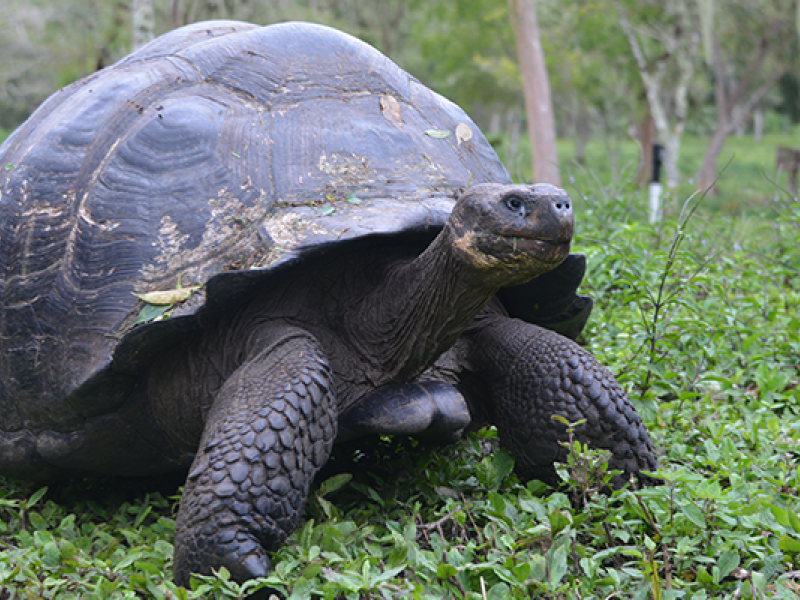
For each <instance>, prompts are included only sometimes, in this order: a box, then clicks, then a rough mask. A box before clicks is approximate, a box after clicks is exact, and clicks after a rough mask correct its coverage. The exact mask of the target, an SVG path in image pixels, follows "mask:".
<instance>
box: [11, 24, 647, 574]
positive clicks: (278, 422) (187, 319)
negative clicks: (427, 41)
mask: <svg viewBox="0 0 800 600" xmlns="http://www.w3.org/2000/svg"><path fill="white" fill-rule="evenodd" d="M0 165H2V166H1V167H0V293H1V294H2V296H0V298H2V300H1V303H2V306H0V344H2V348H1V350H0V361H2V376H1V377H0V427H1V428H0V473H1V474H3V475H5V476H8V477H15V478H26V479H31V480H46V479H51V478H58V477H80V476H84V475H86V474H104V473H109V474H120V475H127V476H138V475H146V474H159V473H166V472H170V471H176V470H185V471H187V472H188V477H187V479H186V485H185V491H184V494H183V499H182V501H181V505H180V509H179V513H178V519H177V530H176V539H175V578H176V581H177V582H178V583H181V584H186V583H187V582H188V580H189V577H190V575H191V573H210V572H211V571H212V569H215V568H219V567H221V566H225V567H227V568H228V569H229V570H230V571H231V573H232V574H233V576H234V577H235V578H236V579H237V580H240V581H242V580H247V579H249V578H252V577H256V576H261V575H265V574H266V573H268V572H269V570H270V569H271V565H270V561H269V559H268V557H267V552H269V551H273V550H275V549H276V548H278V547H279V546H280V545H281V544H282V543H283V541H284V540H285V539H286V536H287V535H288V534H289V533H290V532H291V531H292V530H293V529H294V528H295V527H296V525H297V522H298V519H299V517H300V514H301V511H302V508H303V505H304V502H305V500H306V496H307V495H308V491H309V486H310V485H311V482H312V479H313V477H314V475H315V473H316V472H317V471H318V470H319V469H320V467H322V466H323V464H325V462H326V460H327V459H328V457H329V454H330V452H331V448H332V446H333V444H334V442H335V441H337V439H338V440H352V439H353V438H357V437H358V436H364V435H369V434H376V433H379V434H406V435H419V436H421V437H427V438H430V439H433V440H436V441H448V440H452V439H455V438H456V437H457V436H458V434H459V433H460V432H461V431H463V430H464V429H465V428H468V427H470V426H473V427H474V426H476V425H480V424H482V423H493V424H495V425H496V426H497V428H498V431H499V435H500V438H501V441H502V443H503V444H504V445H505V446H506V447H508V448H509V449H510V451H511V452H512V453H513V455H514V456H515V458H516V466H517V472H518V473H519V475H520V477H522V478H525V479H530V478H534V477H537V478H539V479H542V480H544V481H546V482H548V483H551V484H553V483H557V482H558V478H557V477H556V474H555V471H554V468H553V462H554V461H557V460H562V459H563V458H564V453H565V450H564V449H563V447H562V446H560V445H559V441H563V440H564V439H566V432H565V430H566V428H565V426H564V425H563V424H561V423H558V422H555V421H553V420H552V419H551V416H553V415H562V416H563V417H565V418H566V419H568V420H569V421H573V422H574V421H577V420H579V419H585V423H584V424H583V425H581V426H579V427H578V428H577V436H578V438H579V439H580V440H582V441H585V442H588V443H589V444H591V445H593V446H594V447H599V448H606V449H609V450H610V451H611V452H612V457H611V460H610V466H611V467H612V468H615V469H620V470H621V471H622V472H623V477H628V476H634V475H640V474H641V472H642V471H647V470H652V469H655V468H656V467H657V462H656V459H655V458H654V455H653V454H654V453H653V446H652V443H651V441H650V438H649V436H648V433H647V431H646V429H645V427H644V425H643V424H642V421H641V419H640V418H639V416H638V415H637V414H636V412H635V411H634V409H633V408H632V406H631V404H630V403H629V401H628V399H627V398H626V396H625V394H624V392H623V391H622V390H621V389H620V387H619V385H618V384H617V383H616V381H615V380H614V378H613V376H612V375H611V374H609V372H608V371H607V370H606V369H604V368H603V367H602V366H600V365H599V364H598V363H597V362H596V361H595V360H594V359H593V358H592V356H591V355H589V354H588V353H587V352H586V351H584V350H582V349H581V348H580V347H579V346H578V345H577V344H576V343H574V342H573V341H571V340H570V339H568V338H567V337H564V336H562V335H560V334H558V333H554V332H553V331H551V329H555V330H559V331H561V332H562V333H565V334H566V335H568V336H572V337H574V336H575V335H576V334H577V333H578V332H579V331H580V330H581V328H582V327H583V324H584V322H585V319H586V317H587V315H588V312H589V311H590V308H591V306H590V302H589V301H588V300H587V299H586V298H583V297H580V296H577V295H576V293H575V290H576V288H577V285H578V283H580V280H581V278H582V277H583V270H584V262H583V260H582V257H580V256H575V255H573V256H571V257H569V258H568V256H569V248H570V242H571V238H572V230H573V216H572V205H571V202H570V199H569V197H568V196H567V195H566V193H565V192H564V191H563V190H561V189H558V188H555V187H553V186H549V185H544V184H539V185H532V186H527V185H513V184H512V182H511V180H510V178H509V176H508V173H507V172H506V170H505V169H504V168H503V166H502V165H501V163H500V162H499V160H498V158H497V156H496V155H495V153H494V151H493V150H492V147H491V146H490V145H489V144H488V143H487V141H486V139H485V138H484V136H483V135H482V134H481V132H480V131H479V130H478V128H477V127H476V125H475V124H474V123H473V122H472V121H471V120H470V119H469V117H468V116H467V115H466V114H465V113H464V112H463V111H462V110H461V109H459V108H458V107H457V106H455V105H454V104H452V103H451V102H449V101H447V100H445V99H444V98H442V97H441V96H439V95H437V94H435V93H434V92H432V91H431V90H429V89H427V88H426V87H425V86H423V85H422V84H420V83H419V82H418V81H417V80H415V79H414V78H413V77H411V76H409V75H408V74H407V73H405V72H404V71H403V70H401V69H400V68H399V67H397V66H396V65H395V64H393V63H392V62H391V61H390V60H389V59H387V58H386V57H385V56H383V55H382V54H380V53H379V52H378V51H377V50H375V49H373V48H372V47H370V46H368V45H367V44H365V43H363V42H361V41H359V40H357V39H354V38H353V37H350V36H349V35H346V34H343V33H340V32H337V31H335V30H332V29H329V28H326V27H322V26H317V25H311V24H303V23H287V24H280V25H273V26H269V27H259V26H255V25H251V24H247V23H239V22H230V21H224V22H208V23H199V24H194V25H190V26H187V27H183V28H181V29H178V30H175V31H173V32H171V33H168V34H166V35H164V36H163V37H160V38H158V39H156V40H154V41H153V42H151V43H150V44H148V45H146V46H145V47H143V48H142V49H140V50H139V51H137V52H135V53H134V54H131V55H130V56H128V57H126V58H124V59H123V60H121V61H120V62H118V63H117V64H115V65H113V66H111V67H109V68H107V69H104V70H102V71H100V72H98V73H95V74H94V75H92V76H90V77H87V78H85V79H83V80H81V81H78V82H76V83H74V84H72V85H70V86H68V87H67V88H65V89H63V90H61V91H59V92H57V93H55V94H53V95H52V96H51V97H50V98H49V99H48V100H47V101H46V102H44V104H43V105H42V106H41V107H40V108H39V109H38V110H37V111H36V112H35V113H34V114H33V115H32V116H31V117H30V119H29V120H28V121H27V122H26V123H24V124H23V125H22V126H21V127H20V128H19V129H18V130H17V131H16V132H15V133H14V134H13V135H11V137H10V138H9V139H8V140H7V141H6V142H5V143H4V144H3V146H2V148H0ZM559 265H560V266H559ZM548 271H549V273H547V272H548ZM501 288H503V289H502V290H501ZM536 323H538V324H539V325H542V324H544V325H547V326H548V327H550V329H545V328H542V327H539V326H538V325H536Z"/></svg>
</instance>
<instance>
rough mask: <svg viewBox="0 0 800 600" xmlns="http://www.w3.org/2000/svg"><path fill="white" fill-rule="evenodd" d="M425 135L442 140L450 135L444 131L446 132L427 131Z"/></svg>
mask: <svg viewBox="0 0 800 600" xmlns="http://www.w3.org/2000/svg"><path fill="white" fill-rule="evenodd" d="M425 135H427V136H430V137H432V138H437V139H442V138H446V137H447V136H448V135H450V132H449V131H446V130H441V129H428V130H427V131H426V132H425Z"/></svg>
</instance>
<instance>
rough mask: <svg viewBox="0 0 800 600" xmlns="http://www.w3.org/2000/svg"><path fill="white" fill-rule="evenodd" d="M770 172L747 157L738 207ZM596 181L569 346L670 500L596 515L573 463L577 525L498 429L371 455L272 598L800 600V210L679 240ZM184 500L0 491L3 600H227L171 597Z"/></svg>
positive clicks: (672, 214)
mask: <svg viewBox="0 0 800 600" xmlns="http://www.w3.org/2000/svg"><path fill="white" fill-rule="evenodd" d="M773 141H775V140H773ZM691 146H692V144H691V143H690V141H687V144H686V150H687V153H688V154H687V155H688V156H691V153H690V152H691V150H690V149H691ZM699 146H700V144H698V148H699ZM699 150H700V152H702V149H701V148H700V149H699ZM756 150H758V152H756ZM771 153H772V152H771V151H770V150H764V149H754V148H750V149H748V148H747V146H746V144H745V145H743V147H742V155H745V154H747V155H748V156H749V157H750V158H748V160H747V162H746V163H743V164H742V166H741V167H740V168H738V169H733V165H732V166H731V167H730V168H729V169H728V171H726V175H727V174H728V173H731V176H732V177H736V178H741V180H740V181H739V184H738V187H737V186H733V184H731V185H732V186H733V187H732V188H731V189H733V190H736V191H737V192H736V193H737V196H736V197H737V198H738V197H739V195H742V194H740V193H739V192H740V190H743V189H744V186H743V183H742V182H744V181H745V180H747V179H750V178H752V177H753V174H754V173H757V171H758V167H757V165H758V160H760V159H758V156H761V157H762V158H761V160H768V159H769V156H770V155H771ZM589 156H590V161H591V160H599V159H598V158H597V157H598V156H604V155H603V153H602V152H601V151H600V150H598V149H596V148H590V154H589ZM593 156H595V158H592V157H593ZM737 156H738V154H737ZM742 160H744V157H742ZM773 160H774V157H773ZM745 164H746V165H749V166H747V168H745V166H744V165H745ZM598 169H599V167H598ZM745 172H749V173H750V175H749V176H746V175H745ZM608 173H609V172H608V171H606V172H605V174H606V176H607V175H608ZM601 176H602V175H598V180H599V181H600V182H603V183H597V182H595V183H593V184H588V183H587V184H585V185H586V187H585V188H583V187H581V186H583V185H584V184H582V183H580V182H579V181H578V182H577V183H576V186H577V187H578V188H580V191H581V192H582V195H583V196H585V199H583V200H581V201H580V202H579V203H578V223H579V232H580V233H579V236H578V238H577V240H576V243H575V249H576V250H577V251H581V252H585V253H586V254H587V256H588V264H589V272H588V274H587V278H586V281H585V285H584V291H585V292H586V293H589V294H591V295H592V296H593V297H594V298H595V300H596V303H597V304H596V308H595V311H594V313H593V317H592V319H591V321H590V323H589V325H588V326H587V329H586V331H585V334H584V339H583V341H584V343H585V344H586V346H587V347H588V348H589V349H590V350H591V351H592V352H593V353H594V354H595V355H596V356H597V357H598V359H599V360H600V361H601V362H603V363H604V364H606V365H607V366H609V367H610V368H611V369H612V371H613V372H615V373H616V374H617V376H618V379H619V380H620V382H621V383H622V385H623V386H624V387H625V388H626V390H627V391H628V393H629V395H630V397H631V399H632V400H633V402H634V403H635V404H636V406H637V408H638V409H639V410H640V412H641V413H642V415H643V417H644V419H645V421H646V423H647V424H648V427H649V428H650V431H651V433H652V436H653V438H654V441H655V443H656V445H657V447H658V448H659V451H660V453H661V459H662V470H661V472H660V475H661V477H662V478H663V479H664V481H665V484H664V485H663V486H659V487H655V488H649V489H646V490H642V491H631V490H623V491H620V492H615V493H614V494H612V495H611V496H606V495H603V494H600V493H598V491H597V490H598V489H599V488H600V487H602V484H603V480H604V477H605V476H606V474H605V473H604V470H603V465H602V457H598V456H596V455H595V453H593V452H592V451H591V450H587V449H573V455H572V457H571V464H572V466H573V470H572V471H571V472H569V471H568V470H567V469H566V468H564V469H562V476H563V478H564V480H565V483H566V485H567V486H568V489H569V490H570V494H571V496H572V497H573V498H578V499H580V502H579V503H578V504H577V505H576V504H575V503H573V502H571V501H570V496H569V495H567V494H565V493H563V492H555V493H551V492H548V491H547V490H545V489H544V488H543V487H542V486H541V485H539V484H538V483H536V482H534V483H529V484H527V485H523V484H521V483H520V482H519V481H518V480H517V478H516V477H515V476H514V475H513V474H512V473H511V458H510V456H508V455H507V454H506V453H505V452H504V451H502V450H501V449H499V448H498V446H497V440H496V437H495V433H494V431H493V430H491V429H489V430H484V431H482V432H480V433H479V434H478V435H474V436H471V437H469V438H468V439H466V440H465V441H463V442H461V443H459V444H456V445H454V446H450V447H446V448H425V447H421V446H417V445H415V444H414V443H412V442H410V441H407V440H406V441H404V440H384V441H380V442H377V443H375V444H373V445H370V446H369V447H365V448H364V449H363V451H362V452H361V453H360V454H359V455H358V456H357V457H356V458H354V457H353V455H352V453H346V452H340V453H339V454H338V455H337V456H336V457H335V458H334V460H332V461H331V462H330V463H329V465H328V467H327V468H326V471H325V472H324V473H323V475H322V476H321V477H320V481H324V482H325V483H324V484H323V485H322V486H321V487H318V488H317V489H316V490H315V491H314V492H313V494H312V498H311V500H310V501H309V503H308V506H307V508H306V511H305V514H304V521H303V523H302V524H301V527H300V528H299V529H298V530H297V531H296V532H295V533H294V534H293V535H292V536H291V538H290V539H289V541H288V542H287V544H286V545H285V546H284V547H283V548H282V549H281V550H280V551H279V552H278V553H277V555H276V556H275V560H274V562H275V565H276V570H275V572H274V573H273V575H272V576H270V578H269V579H268V580H267V581H266V582H264V584H265V585H266V584H267V583H268V584H269V585H272V586H274V587H275V588H277V589H280V590H282V591H284V592H285V594H286V596H287V597H290V598H292V599H293V600H299V599H302V598H330V599H332V598H347V599H356V598H358V599H367V598H397V597H408V598H420V599H422V598H431V599H433V598H458V599H461V598H469V599H475V600H480V599H484V598H486V599H500V598H531V597H540V598H553V599H555V598H559V599H561V598H569V599H573V598H574V599H578V598H581V599H584V600H585V599H589V598H594V599H598V600H600V599H605V598H610V597H621V598H632V599H644V598H653V599H657V600H660V599H662V598H665V599H666V598H693V599H698V600H700V599H704V598H734V597H735V598H787V599H788V598H797V597H798V595H800V576H799V575H798V573H799V572H800V518H798V515H800V469H798V464H799V463H800V389H798V386H799V385H800V366H799V365H800V313H798V309H797V307H798V306H799V305H800V203H798V202H796V201H793V199H790V198H788V197H786V196H785V195H781V194H778V195H777V199H773V198H774V196H775V191H774V189H773V190H772V191H766V192H763V193H765V194H766V195H765V196H763V197H762V196H761V195H759V194H761V193H762V192H758V193H756V194H755V195H754V196H753V197H752V198H749V199H748V200H747V204H745V205H744V206H745V207H746V208H747V210H741V209H737V210H731V211H728V210H727V209H725V208H724V206H725V203H726V202H733V201H734V199H733V198H730V197H728V196H726V195H725V194H728V193H731V192H730V191H726V192H723V193H720V195H719V196H718V197H716V198H714V199H713V200H714V201H715V202H718V203H719V206H718V207H716V208H713V209H711V210H709V209H706V208H702V207H701V208H700V209H699V210H698V211H697V212H696V213H694V214H693V216H691V218H689V216H688V215H689V214H691V210H690V209H686V208H685V207H684V202H685V198H686V197H687V196H684V197H683V198H679V197H677V196H675V197H673V198H672V199H671V204H670V205H669V210H668V211H667V215H666V218H665V220H664V222H663V223H661V224H659V225H658V226H656V227H652V226H650V225H648V224H647V223H646V219H645V207H644V204H643V200H642V194H641V193H640V192H638V191H636V190H634V189H632V188H631V187H629V186H625V185H614V184H613V183H605V182H607V181H612V182H613V181H614V178H613V177H609V178H608V179H601V178H600V177H601ZM620 180H621V179H620ZM759 185H760V184H759ZM720 189H721V190H725V189H726V188H723V187H722V186H720ZM764 189H765V190H769V188H768V186H765V188H764ZM573 195H576V194H573ZM699 199H700V198H699V197H695V199H694V201H697V200H699ZM708 200H710V199H706V200H704V201H703V202H704V203H705V202H707V201H708ZM759 206H761V207H762V208H763V207H768V211H767V210H762V211H761V212H760V213H759V211H758V210H756V209H757V207H759ZM682 211H683V212H682ZM681 215H683V216H681ZM177 485H178V484H176V483H174V482H164V481H118V480H113V479H111V480H108V479H98V480H86V481H83V482H78V483H75V484H66V485H64V484H62V485H57V486H56V485H53V486H50V487H49V488H46V489H45V488H40V487H39V486H35V485H27V484H21V483H17V482H12V481H0V548H2V551H0V598H2V599H6V598H169V597H175V598H188V597H192V598H199V597H212V598H235V597H240V596H241V595H242V594H243V593H244V592H245V591H246V590H243V589H242V588H241V587H240V586H237V585H236V584H234V583H232V582H230V581H229V580H227V579H226V576H225V573H222V574H220V575H219V576H218V577H214V578H207V579H205V580H203V581H197V582H196V584H195V586H196V588H195V589H194V590H188V591H187V590H182V589H180V588H176V587H175V586H174V584H173V583H172V582H171V561H172V557H171V552H172V541H173V528H174V515H175V506H176V501H177V493H178V488H177ZM251 589H252V588H251Z"/></svg>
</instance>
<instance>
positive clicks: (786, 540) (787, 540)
mask: <svg viewBox="0 0 800 600" xmlns="http://www.w3.org/2000/svg"><path fill="white" fill-rule="evenodd" d="M778 548H780V549H781V550H783V551H784V552H787V553H789V554H800V540H798V539H797V538H795V537H792V536H789V535H786V534H784V535H782V536H781V537H780V539H778Z"/></svg>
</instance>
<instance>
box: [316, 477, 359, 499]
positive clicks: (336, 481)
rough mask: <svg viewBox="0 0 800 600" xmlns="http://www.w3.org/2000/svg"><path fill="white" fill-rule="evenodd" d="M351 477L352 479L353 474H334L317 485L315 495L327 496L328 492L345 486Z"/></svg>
mask: <svg viewBox="0 0 800 600" xmlns="http://www.w3.org/2000/svg"><path fill="white" fill-rule="evenodd" d="M351 479H353V476H352V475H351V474H350V473H341V474H339V475H334V476H333V477H331V478H329V479H326V480H325V481H323V482H322V484H321V485H320V486H319V490H318V491H317V496H318V497H322V496H327V495H328V494H330V493H333V492H335V491H336V490H338V489H341V488H343V487H344V486H346V485H347V484H348V483H350V480H351Z"/></svg>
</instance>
